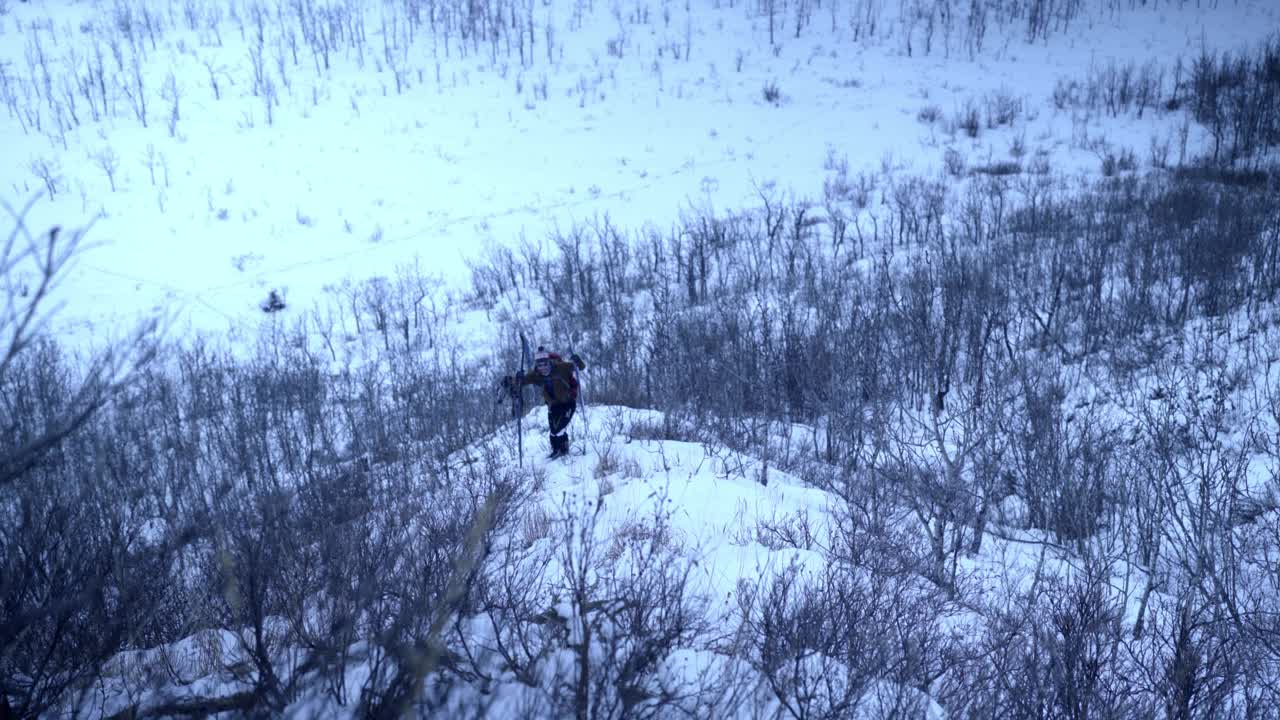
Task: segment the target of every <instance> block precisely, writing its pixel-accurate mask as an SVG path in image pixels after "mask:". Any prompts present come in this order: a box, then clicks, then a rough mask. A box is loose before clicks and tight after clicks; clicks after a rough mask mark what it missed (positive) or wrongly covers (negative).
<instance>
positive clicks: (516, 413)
mask: <svg viewBox="0 0 1280 720" xmlns="http://www.w3.org/2000/svg"><path fill="white" fill-rule="evenodd" d="M528 367H529V341H528V340H526V339H525V337H524V333H520V371H519V372H518V373H516V375H515V376H511V375H508V376H507V377H506V378H505V379H504V380H503V382H502V393H501V394H500V395H499V396H498V402H499V403H501V402H502V401H503V400H504V399H509V400H510V401H511V415H512V417H514V418H515V420H516V452H517V453H518V456H519V459H520V467H524V384H523V383H522V382H521V379H522V378H524V374H525V371H526V370H527V369H528Z"/></svg>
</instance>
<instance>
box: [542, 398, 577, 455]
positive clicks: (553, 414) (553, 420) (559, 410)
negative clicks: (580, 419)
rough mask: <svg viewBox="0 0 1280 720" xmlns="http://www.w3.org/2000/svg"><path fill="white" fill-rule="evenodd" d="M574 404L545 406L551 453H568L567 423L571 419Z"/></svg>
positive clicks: (575, 406) (574, 408) (575, 407)
mask: <svg viewBox="0 0 1280 720" xmlns="http://www.w3.org/2000/svg"><path fill="white" fill-rule="evenodd" d="M576 409H577V405H576V404H575V403H556V404H555V405H548V406H547V428H548V429H549V430H550V434H551V450H552V452H558V453H562V454H563V453H567V452H569V433H568V432H567V431H568V428H569V421H570V420H572V419H573V411H574V410H576Z"/></svg>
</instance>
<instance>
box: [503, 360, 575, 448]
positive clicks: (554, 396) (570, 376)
mask: <svg viewBox="0 0 1280 720" xmlns="http://www.w3.org/2000/svg"><path fill="white" fill-rule="evenodd" d="M586 367H587V364H586V363H585V362H583V360H582V358H580V357H578V354H577V353H574V354H572V355H570V356H569V359H568V360H565V359H564V358H562V357H560V356H559V355H557V354H555V353H553V352H550V351H548V350H547V349H546V348H545V347H543V346H541V345H539V346H538V352H537V353H536V354H535V355H534V360H533V370H532V371H531V372H528V373H525V374H524V375H517V376H515V377H514V378H512V377H511V376H510V375H508V376H507V377H505V378H503V380H502V384H503V386H504V387H509V388H513V389H519V388H521V387H523V386H525V385H536V386H538V387H540V388H542V399H543V401H544V402H545V403H546V404H547V429H548V433H549V436H550V440H551V455H550V456H549V457H550V458H553V459H554V458H558V457H563V456H565V455H568V454H569V432H568V428H569V421H570V420H572V419H573V412H574V410H576V409H577V406H578V372H577V371H578V370H585V369H586Z"/></svg>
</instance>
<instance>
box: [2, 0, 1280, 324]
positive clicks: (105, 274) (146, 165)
mask: <svg viewBox="0 0 1280 720" xmlns="http://www.w3.org/2000/svg"><path fill="white" fill-rule="evenodd" d="M307 5H308V6H309V7H310V6H311V4H307ZM1130 5H1132V3H1107V2H1099V3H1093V2H1088V3H1084V7H1085V11H1084V12H1083V13H1082V15H1081V17H1080V18H1078V19H1077V20H1076V21H1075V23H1074V24H1073V25H1071V26H1069V27H1067V28H1066V29H1065V30H1059V29H1056V28H1055V32H1054V33H1053V34H1052V37H1051V38H1050V39H1049V40H1047V41H1037V42H1034V43H1028V42H1026V38H1025V35H1026V31H1025V29H1024V28H1023V27H1022V25H1020V24H1016V23H1015V24H1013V25H1011V26H1000V25H996V24H995V22H994V20H992V25H991V28H990V29H989V31H988V35H987V36H986V37H985V38H984V39H983V44H982V48H981V50H976V49H973V48H971V47H969V46H968V45H967V44H966V43H969V44H972V43H971V41H969V40H966V38H968V37H969V36H968V35H967V34H966V33H965V32H964V28H963V18H957V19H956V20H955V21H954V22H955V27H951V28H936V29H935V30H934V31H933V34H932V36H930V37H929V38H927V39H926V37H925V29H924V28H923V27H920V28H916V27H914V26H911V27H910V30H911V31H910V32H906V33H904V32H903V29H904V27H906V24H905V23H904V22H903V21H902V20H901V19H900V18H899V17H898V11H899V9H898V7H897V5H896V4H895V3H888V2H883V1H882V0H860V1H859V2H850V3H841V2H834V3H830V4H824V5H822V6H821V7H817V6H814V7H812V8H811V9H810V13H811V17H809V18H808V21H807V24H805V25H804V27H803V28H802V30H801V32H799V33H798V37H797V33H796V30H795V19H794V17H792V16H791V15H786V16H785V17H782V16H780V17H779V18H778V19H777V23H779V25H778V27H777V30H776V33H775V37H774V41H775V45H774V46H773V48H771V46H770V32H769V19H768V17H767V16H765V15H762V13H761V7H763V6H757V4H756V3H751V2H741V3H734V2H712V0H697V1H695V2H687V3H673V2H661V3H656V4H655V3H650V2H641V3H625V2H605V1H603V0H602V1H601V2H597V3H586V4H584V3H581V2H578V3H569V2H564V1H562V0H554V1H552V2H540V3H532V4H531V6H530V8H529V10H528V12H529V13H531V18H532V23H533V28H534V30H533V35H534V37H533V47H532V49H531V50H527V49H526V55H525V58H524V60H523V62H522V60H521V55H520V53H519V52H518V50H517V49H516V48H508V47H506V46H505V45H504V46H503V47H501V48H498V49H496V50H495V49H493V48H491V47H486V46H485V45H483V44H481V45H480V46H479V47H478V48H476V47H467V48H466V49H465V52H466V55H465V57H464V56H461V55H460V49H459V46H458V39H457V38H452V39H451V40H449V41H448V42H446V41H445V40H444V39H442V38H433V37H432V36H431V35H430V34H429V33H428V32H426V28H425V27H424V28H422V29H419V30H418V31H417V32H416V33H415V34H413V35H412V37H410V31H409V29H408V28H406V27H405V26H404V24H403V18H400V16H399V15H397V12H398V11H397V10H396V7H397V6H395V5H394V4H392V3H387V4H383V3H378V2H364V1H361V2H351V3H341V4H328V3H318V4H316V5H315V7H316V8H319V9H321V10H323V9H327V8H341V9H342V10H343V12H346V13H351V14H352V15H351V16H349V19H348V21H349V22H356V21H360V22H363V24H364V32H365V37H366V39H367V45H365V46H363V47H361V48H360V49H355V48H352V47H345V46H344V47H342V48H338V49H335V50H333V51H332V53H331V55H330V56H329V57H325V58H322V57H320V56H319V55H317V54H315V53H314V52H312V51H311V50H309V49H308V48H307V46H306V44H305V43H301V42H300V41H299V38H298V34H299V33H300V32H301V30H300V29H299V28H298V27H295V25H296V23H293V24H290V22H289V16H288V13H287V9H288V7H289V4H288V3H282V4H277V3H270V2H268V3H254V2H246V1H240V0H237V1H235V2H229V3H228V2H213V1H211V0H188V1H186V2H177V1H176V0H169V1H167V2H166V1H152V0H148V1H140V0H120V1H119V2H105V1H102V0H95V1H94V2H74V3H73V2H62V1H58V0H30V1H29V2H14V0H5V1H4V2H3V4H2V5H0V7H2V8H3V10H2V11H0V71H2V72H0V78H3V79H4V85H3V95H4V103H5V105H6V108H5V111H4V112H2V113H0V148H3V157H4V158H5V162H3V163H0V187H2V188H3V197H4V198H5V199H6V200H7V201H8V202H9V203H10V204H11V205H14V206H20V205H22V204H23V202H24V201H25V200H27V199H28V198H30V197H32V196H33V195H35V194H36V193H44V194H45V195H46V197H47V198H48V196H49V195H52V197H51V198H48V199H46V200H45V201H43V202H40V203H39V204H38V205H37V206H36V208H35V211H34V212H33V214H32V216H31V224H32V226H33V228H35V229H36V230H37V231H39V230H43V229H44V228H46V227H48V226H50V225H53V224H60V225H63V226H77V225H82V224H85V223H88V222H93V229H92V235H91V239H92V240H93V241H94V242H95V243H97V244H100V245H101V247H100V248H99V249H97V250H95V251H93V252H92V253H89V254H86V255H85V256H84V257H83V258H82V261H81V262H80V264H79V267H78V268H77V271H76V272H75V274H74V276H73V277H70V278H68V279H67V280H66V282H65V283H64V285H63V287H62V288H61V293H60V295H59V296H58V299H59V300H60V301H62V302H64V303H65V304H66V308H65V310H64V312H63V313H62V314H61V316H60V321H61V322H60V329H59V332H60V333H62V334H64V335H70V334H74V333H77V332H85V333H93V332H95V331H101V330H102V329H103V328H104V326H105V327H113V326H119V325H121V324H126V325H127V324H129V323H131V321H132V320H133V319H134V318H136V316H137V315H138V314H140V313H152V312H156V311H164V312H166V313H170V314H176V315H178V320H177V322H176V323H175V331H174V332H175V335H182V334H184V333H185V332H186V330H187V329H193V330H204V331H209V332H211V333H213V334H215V335H228V334H230V335H235V334H237V333H238V332H241V331H242V328H243V326H244V325H245V323H246V321H250V320H251V319H253V318H254V317H255V316H256V315H257V314H258V305H259V304H260V303H261V302H262V301H263V300H264V299H265V297H266V295H267V293H268V291H269V290H270V289H273V288H275V289H279V290H280V291H281V292H282V293H284V296H285V298H286V300H287V301H288V302H290V303H291V304H293V305H295V306H298V307H311V306H313V305H316V304H321V303H323V302H324V301H325V299H326V297H325V296H326V292H325V291H326V288H333V287H335V286H338V285H340V284H341V283H342V282H343V281H344V280H346V279H352V280H355V281H360V280H363V279H366V278H369V277H373V276H388V277H390V276H392V275H393V274H394V272H395V268H396V267H397V266H399V265H414V264H416V265H417V266H418V267H419V268H420V269H421V270H422V271H424V272H425V273H426V274H428V275H432V276H438V277H440V278H442V279H443V280H444V281H445V282H446V283H448V284H449V285H450V286H451V287H457V286H458V285H460V284H461V282H463V281H464V280H465V277H466V265H465V263H466V260H467V258H469V257H475V256H476V254H477V253H478V252H479V251H480V250H481V249H482V248H484V247H485V246H488V245H495V244H496V245H506V246H516V245H518V244H519V242H520V241H521V239H522V238H526V239H528V240H530V241H534V242H541V241H543V240H544V238H545V237H546V235H547V233H548V232H550V231H551V230H552V229H554V228H557V227H559V228H567V227H569V226H570V225H572V223H573V222H574V221H581V220H588V219H592V218H598V217H603V216H605V215H608V216H609V217H610V218H611V220H612V221H613V222H614V223H615V225H618V226H620V227H623V228H629V229H632V230H638V229H640V228H641V227H643V226H645V225H653V226H655V227H657V228H659V229H665V228H666V227H668V226H669V225H670V224H672V223H674V221H675V219H676V217H677V216H678V214H679V213H680V212H681V211H682V210H683V209H686V208H700V209H704V208H707V209H714V210H717V211H723V210H735V209H739V208H742V207H746V206H751V205H754V204H757V203H758V202H759V198H760V196H761V194H762V193H769V194H772V195H775V196H779V197H794V198H796V199H814V200H821V198H822V195H823V182H824V180H832V179H836V178H837V175H838V174H839V173H840V172H841V168H846V169H847V170H846V171H845V172H846V173H847V180H848V182H849V183H851V184H855V185H856V184H857V182H858V180H859V179H860V178H859V176H861V175H863V174H865V175H866V177H867V179H869V180H875V179H877V178H878V179H880V181H881V182H880V185H881V186H883V185H884V180H885V177H886V176H887V175H891V174H893V173H898V174H912V173H918V174H922V175H932V174H936V173H938V172H940V168H941V167H942V165H943V161H944V156H945V155H946V154H947V151H948V150H954V151H955V152H956V153H958V154H959V155H958V156H959V157H961V158H963V159H964V161H965V162H966V163H967V165H968V166H978V165H984V164H992V163H999V162H1001V161H1007V160H1019V159H1020V161H1021V162H1022V163H1023V164H1024V165H1028V166H1030V165H1031V164H1032V163H1033V161H1034V162H1042V163H1048V165H1049V166H1051V167H1052V168H1053V169H1054V170H1056V171H1066V172H1068V173H1070V172H1075V171H1080V172H1083V173H1087V174H1096V173H1097V172H1098V168H1099V159H1100V156H1101V154H1103V153H1105V151H1106V149H1107V148H1112V149H1114V151H1116V152H1119V151H1120V150H1122V149H1130V150H1132V151H1133V152H1134V153H1135V155H1136V156H1137V157H1138V158H1143V159H1145V158H1146V156H1147V154H1148V148H1149V147H1150V146H1151V144H1152V143H1153V141H1154V142H1156V143H1170V142H1171V143H1172V146H1173V148H1174V149H1173V151H1172V152H1173V154H1174V156H1175V157H1176V156H1177V154H1178V146H1179V143H1178V130H1179V124H1180V117H1181V115H1180V114H1158V113H1154V112H1148V113H1146V115H1145V116H1144V117H1142V118H1141V119H1138V118H1135V117H1132V113H1129V114H1124V115H1121V116H1120V117H1118V118H1113V117H1111V116H1110V115H1109V114H1107V113H1100V114H1085V113H1080V112H1073V111H1072V110H1070V109H1066V110H1059V109H1057V108H1056V107H1055V105H1054V103H1053V102H1052V101H1051V94H1052V92H1053V90H1054V88H1055V83H1057V81H1058V80H1059V79H1064V80H1074V81H1077V82H1079V83H1082V84H1083V83H1084V82H1085V79H1086V77H1087V75H1088V73H1089V72H1090V71H1091V70H1093V71H1095V72H1096V71H1101V70H1104V69H1106V68H1107V67H1108V66H1110V65H1111V64H1115V66H1116V67H1122V66H1124V64H1126V63H1136V64H1137V65H1139V66H1140V65H1141V64H1144V63H1149V62H1150V63H1154V64H1155V65H1157V66H1158V67H1159V68H1160V69H1161V70H1162V71H1163V72H1165V73H1166V77H1165V84H1166V86H1168V85H1171V84H1172V82H1173V78H1172V65H1173V63H1174V61H1175V60H1177V59H1179V58H1181V60H1182V63H1183V66H1184V68H1185V67H1186V66H1187V64H1188V63H1189V61H1190V59H1191V58H1192V57H1193V56H1194V55H1195V54H1196V53H1198V52H1199V50H1200V49H1201V48H1209V49H1211V50H1214V49H1219V48H1221V49H1227V48H1234V47H1248V46H1252V44H1254V43H1256V42H1257V41H1259V40H1260V39H1261V38H1264V37H1266V35H1267V34H1268V33H1270V32H1272V31H1274V30H1275V28H1276V27H1277V26H1280V15H1278V13H1280V9H1278V7H1277V4H1276V3H1273V2H1270V1H1269V0H1238V1H1231V2H1215V3H1186V2H1184V3H1152V4H1151V5H1154V8H1153V7H1144V6H1138V7H1133V8H1130ZM255 8H260V9H261V11H262V12H261V13H260V15H261V16H262V17H263V18H264V19H263V22H262V26H263V27H262V31H261V32H262V40H261V42H260V43H259V42H255V37H256V34H257V30H256V29H255V22H254V20H253V18H254V17H257V15H255V14H254V13H255V10H254V9H255ZM790 12H794V10H792V11H790ZM280 14H283V15H284V19H280V18H279V17H277V16H278V15H280ZM868 19H870V21H869V20H868ZM396 21H400V22H401V24H400V25H396V24H394V23H395V22H396ZM193 28H194V29H193ZM926 42H927V43H928V48H927V52H926V47H925V45H926ZM259 45H260V47H259ZM908 46H910V47H908ZM96 58H101V60H100V63H101V64H100V65H99V60H97V59H96ZM96 67H102V68H103V69H104V73H102V74H101V77H99V76H98V75H96V74H94V73H95V71H94V68H96ZM97 82H100V84H101V91H95V90H94V88H93V87H92V86H93V85H94V84H95V83H97ZM138 85H141V90H140V91H139V90H138V89H136V86H138ZM768 85H773V86H775V87H776V89H777V90H778V96H777V99H776V100H775V101H774V102H770V101H767V100H766V99H765V93H764V88H765V87H766V86H768ZM95 92H98V95H101V96H102V99H99V98H98V95H95ZM993 97H1003V98H1004V99H1005V100H1007V103H1006V104H1007V105H1009V106H1010V107H1012V108H1014V110H1013V111H1014V112H1015V119H1014V121H1013V122H1012V123H1011V124H1007V125H1000V126H999V127H995V128H992V129H984V130H983V131H982V132H981V133H980V134H979V135H978V136H977V137H976V138H970V137H968V136H967V135H966V133H965V132H963V131H961V132H958V133H957V132H956V130H955V128H954V123H952V125H953V127H951V128H950V129H949V131H948V129H947V128H946V126H947V125H948V123H949V122H951V121H952V119H953V118H954V117H956V116H957V115H959V114H960V113H961V111H962V110H963V109H964V108H965V107H966V105H967V104H968V103H974V106H975V107H977V108H979V109H981V108H983V107H985V101H986V100H987V99H988V98H993ZM90 98H92V99H90ZM99 106H101V107H99ZM922 111H923V112H922ZM930 113H933V115H930ZM934 116H936V118H935V119H929V118H930V117H934ZM144 121H145V122H144ZM984 123H985V120H984ZM1190 134H1191V138H1190V140H1189V142H1190V145H1191V149H1192V150H1194V149H1195V148H1197V147H1198V146H1199V143H1200V141H1201V138H1200V137H1198V136H1199V134H1200V130H1199V129H1198V127H1196V126H1194V124H1193V126H1192V127H1191V128H1190ZM1011 152H1012V153H1014V154H1011ZM1144 164H1145V163H1144ZM871 204H872V205H874V204H876V198H875V193H874V192H873V193H872V194H871Z"/></svg>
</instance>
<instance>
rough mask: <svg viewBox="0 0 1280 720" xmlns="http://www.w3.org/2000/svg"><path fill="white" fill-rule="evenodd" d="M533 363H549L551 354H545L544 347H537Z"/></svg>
mask: <svg viewBox="0 0 1280 720" xmlns="http://www.w3.org/2000/svg"><path fill="white" fill-rule="evenodd" d="M533 361H534V362H544V361H545V362H551V353H549V352H547V349H546V348H545V347H543V346H541V345H539V346H538V352H536V353H534V354H533Z"/></svg>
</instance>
